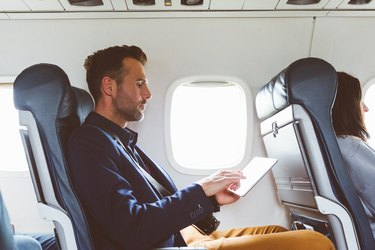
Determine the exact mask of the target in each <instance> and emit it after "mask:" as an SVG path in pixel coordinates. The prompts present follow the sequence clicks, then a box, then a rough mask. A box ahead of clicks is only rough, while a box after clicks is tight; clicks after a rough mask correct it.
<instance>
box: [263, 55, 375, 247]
mask: <svg viewBox="0 0 375 250" xmlns="http://www.w3.org/2000/svg"><path fill="white" fill-rule="evenodd" d="M336 81H337V80H336V71H335V69H334V68H333V67H332V66H331V65H330V64H329V63H327V62H325V61H324V60H321V59H318V58H304V59H301V60H298V61H296V62H294V63H292V64H291V65H290V66H288V67H287V68H286V69H284V70H283V71H281V72H280V73H279V74H278V75H276V76H275V77H274V78H273V79H272V80H271V81H270V82H269V83H268V84H266V85H265V86H264V87H263V88H262V89H261V90H260V91H259V92H258V94H257V97H256V109H257V114H258V117H259V119H260V120H261V133H262V136H263V139H264V143H265V147H266V151H267V154H268V156H269V157H274V158H278V159H279V161H278V163H277V166H275V167H274V168H273V175H274V177H275V182H276V185H277V189H278V193H279V197H280V200H281V201H282V202H283V204H284V205H285V206H287V208H288V209H289V211H290V213H291V225H292V227H294V228H307V229H311V228H314V229H315V230H317V231H320V232H322V233H323V234H326V235H327V236H328V237H330V238H331V239H332V240H333V241H334V242H335V244H336V247H337V249H339V250H341V249H350V250H353V249H366V250H370V249H375V242H374V239H373V236H372V232H371V229H370V225H369V222H368V220H367V216H366V214H365V211H364V208H363V206H362V204H361V202H360V200H359V197H358V195H357V193H356V191H355V188H354V186H353V184H352V182H351V180H350V178H349V175H348V174H347V172H346V167H345V165H344V164H345V163H344V161H343V159H342V157H341V152H340V150H339V147H338V144H337V141H336V136H335V133H334V129H333V126H332V119H331V109H332V106H333V102H334V99H335V95H336V86H337V83H336Z"/></svg>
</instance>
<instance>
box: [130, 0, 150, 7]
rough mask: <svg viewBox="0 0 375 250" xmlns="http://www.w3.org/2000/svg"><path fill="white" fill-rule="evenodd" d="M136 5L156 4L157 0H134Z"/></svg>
mask: <svg viewBox="0 0 375 250" xmlns="http://www.w3.org/2000/svg"><path fill="white" fill-rule="evenodd" d="M133 4H134V5H143V6H146V5H155V0H133Z"/></svg>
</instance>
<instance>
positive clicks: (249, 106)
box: [164, 75, 255, 175]
mask: <svg viewBox="0 0 375 250" xmlns="http://www.w3.org/2000/svg"><path fill="white" fill-rule="evenodd" d="M197 82H218V83H220V82H222V83H231V84H234V85H237V86H239V87H240V88H242V90H243V91H244V94H245V102H246V111H247V114H246V115H247V131H246V142H245V150H244V155H243V157H242V159H241V160H240V161H239V163H238V164H236V165H235V166H232V167H231V168H228V169H242V168H243V167H244V166H245V165H246V163H247V162H249V161H250V160H251V151H252V145H253V138H254V129H255V126H254V100H253V99H254V98H253V95H252V92H251V90H250V88H249V86H248V85H247V84H246V83H245V82H244V81H242V80H240V79H238V78H235V77H230V76H210V75H197V76H191V77H183V78H179V79H177V80H175V81H174V82H173V83H172V84H171V85H170V86H169V88H168V90H167V93H166V98H165V106H164V115H165V116H164V136H165V137H164V138H165V152H166V155H167V159H168V161H169V163H170V164H171V166H172V168H174V169H175V170H177V171H178V172H180V173H183V174H189V175H208V174H211V173H213V172H215V171H217V170H219V168H217V169H196V168H186V167H184V166H182V165H180V164H179V163H178V162H177V161H176V159H175V158H174V155H173V151H172V137H171V123H170V120H171V110H172V106H171V104H172V97H173V94H174V91H175V90H176V88H177V87H179V86H180V85H182V84H186V83H193V84H194V83H197ZM220 169H222V168H220Z"/></svg>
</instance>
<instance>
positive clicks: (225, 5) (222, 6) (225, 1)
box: [210, 0, 245, 10]
mask: <svg viewBox="0 0 375 250" xmlns="http://www.w3.org/2000/svg"><path fill="white" fill-rule="evenodd" d="M244 2H245V0H211V3H210V9H211V10H241V9H242V7H243V4H244Z"/></svg>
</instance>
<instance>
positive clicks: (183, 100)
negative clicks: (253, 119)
mask: <svg viewBox="0 0 375 250" xmlns="http://www.w3.org/2000/svg"><path fill="white" fill-rule="evenodd" d="M170 92H171V94H170V104H169V105H168V104H167V107H170V116H169V124H168V125H169V126H168V125H167V127H166V128H167V129H168V130H169V131H168V130H167V131H166V134H169V135H170V138H167V141H168V139H169V141H170V150H168V149H167V153H168V151H171V155H169V156H170V157H169V158H171V159H170V160H171V161H172V165H174V166H175V167H177V169H178V170H181V171H182V172H185V173H196V171H194V170H213V169H224V168H232V167H236V166H237V165H238V164H239V163H241V162H242V161H243V160H244V155H245V150H246V146H247V139H248V136H247V133H248V127H249V126H248V110H247V100H246V95H245V91H244V89H243V87H242V86H240V85H239V84H236V83H233V82H228V81H209V80H208V81H207V80H205V81H188V82H182V83H179V84H175V86H174V87H173V88H172V91H170ZM250 96H251V95H250ZM167 99H168V98H167ZM167 101H168V100H167ZM167 119H168V118H167ZM167 123H168V122H167ZM167 144H169V143H168V142H167ZM192 170H193V171H192ZM198 172H199V171H198Z"/></svg>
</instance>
